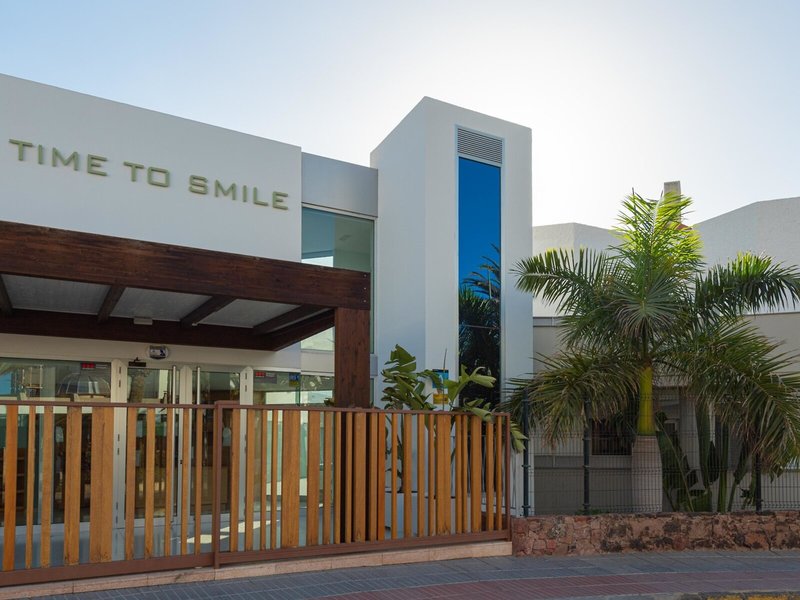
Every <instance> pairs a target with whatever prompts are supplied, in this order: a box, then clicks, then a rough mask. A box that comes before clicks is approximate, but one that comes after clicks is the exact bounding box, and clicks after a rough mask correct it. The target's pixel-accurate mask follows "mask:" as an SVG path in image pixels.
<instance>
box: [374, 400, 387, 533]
mask: <svg viewBox="0 0 800 600" xmlns="http://www.w3.org/2000/svg"><path fill="white" fill-rule="evenodd" d="M375 438H376V442H377V444H378V452H377V458H378V467H377V470H378V477H377V482H376V485H377V490H378V516H377V521H378V539H379V540H382V539H384V537H386V417H385V416H384V415H380V414H379V415H378V431H377V433H376V435H375Z"/></svg>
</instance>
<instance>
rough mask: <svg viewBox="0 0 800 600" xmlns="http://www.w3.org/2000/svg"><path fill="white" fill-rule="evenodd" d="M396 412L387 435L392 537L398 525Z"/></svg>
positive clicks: (395, 534) (394, 536) (396, 532)
mask: <svg viewBox="0 0 800 600" xmlns="http://www.w3.org/2000/svg"><path fill="white" fill-rule="evenodd" d="M397 420H398V417H397V413H392V431H391V433H390V434H389V435H391V436H392V469H391V471H390V472H389V477H391V483H392V503H391V508H392V512H391V515H392V530H391V534H392V539H393V540H395V539H397V536H398V531H397V529H398V527H397V434H398V430H399V428H398V426H397Z"/></svg>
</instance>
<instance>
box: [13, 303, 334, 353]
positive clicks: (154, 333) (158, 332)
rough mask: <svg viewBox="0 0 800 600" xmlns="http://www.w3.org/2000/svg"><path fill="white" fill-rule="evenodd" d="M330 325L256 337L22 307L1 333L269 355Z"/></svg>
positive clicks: (300, 325) (313, 322) (324, 321)
mask: <svg viewBox="0 0 800 600" xmlns="http://www.w3.org/2000/svg"><path fill="white" fill-rule="evenodd" d="M330 327H333V311H332V310H328V311H326V312H324V313H320V314H318V315H315V316H313V317H309V318H308V319H306V320H305V321H299V322H297V323H295V324H293V325H290V326H288V327H284V328H283V329H280V330H278V331H275V332H273V333H271V334H267V335H261V336H257V335H253V334H252V330H251V329H249V328H247V327H227V326H223V325H197V326H196V327H190V328H186V327H183V326H182V325H181V324H180V322H177V321H153V324H152V325H135V324H134V323H133V319H130V318H123V317H109V318H108V319H107V320H105V321H103V322H98V321H97V317H96V316H93V315H79V314H74V313H59V312H51V311H39V310H22V309H17V310H15V311H14V313H13V315H12V316H10V317H6V316H0V333H17V334H25V335H47V336H53V337H67V338H83V339H90V340H118V341H123V342H144V343H146V344H180V345H183V346H208V347H212V348H213V347H217V348H241V349H246V350H270V351H277V350H282V349H283V348H286V347H288V346H291V345H292V344H295V343H297V342H299V341H300V340H303V339H305V338H307V337H309V336H311V335H314V334H315V333H319V332H320V331H325V330H326V329H328V328H330Z"/></svg>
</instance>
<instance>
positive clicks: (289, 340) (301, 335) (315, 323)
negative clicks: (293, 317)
mask: <svg viewBox="0 0 800 600" xmlns="http://www.w3.org/2000/svg"><path fill="white" fill-rule="evenodd" d="M331 327H333V311H332V310H326V311H325V312H323V313H319V314H316V315H313V316H311V317H308V318H306V319H304V320H302V321H297V322H296V323H293V324H292V325H289V326H288V327H284V328H283V329H279V330H277V331H274V332H272V333H268V334H266V335H263V336H260V339H262V340H263V341H264V344H265V345H266V348H267V350H275V351H277V350H283V349H284V348H286V347H288V346H291V345H292V344H295V343H297V342H299V341H300V340H304V339H306V338H307V337H310V336H312V335H314V334H316V333H320V332H321V331H325V330H326V329H330V328H331ZM368 335H369V334H368ZM253 337H257V336H253Z"/></svg>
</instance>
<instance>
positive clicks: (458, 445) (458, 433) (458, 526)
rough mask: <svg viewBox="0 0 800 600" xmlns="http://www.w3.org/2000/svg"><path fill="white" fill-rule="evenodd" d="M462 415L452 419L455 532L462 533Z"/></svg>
mask: <svg viewBox="0 0 800 600" xmlns="http://www.w3.org/2000/svg"><path fill="white" fill-rule="evenodd" d="M463 416H464V415H455V416H454V417H453V421H454V422H455V432H456V450H455V472H456V473H455V474H456V487H455V491H456V499H455V504H456V533H463V532H464V529H463V524H462V518H463V513H462V507H461V463H462V462H463V460H464V457H463V456H462V448H461V422H462V418H463Z"/></svg>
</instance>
